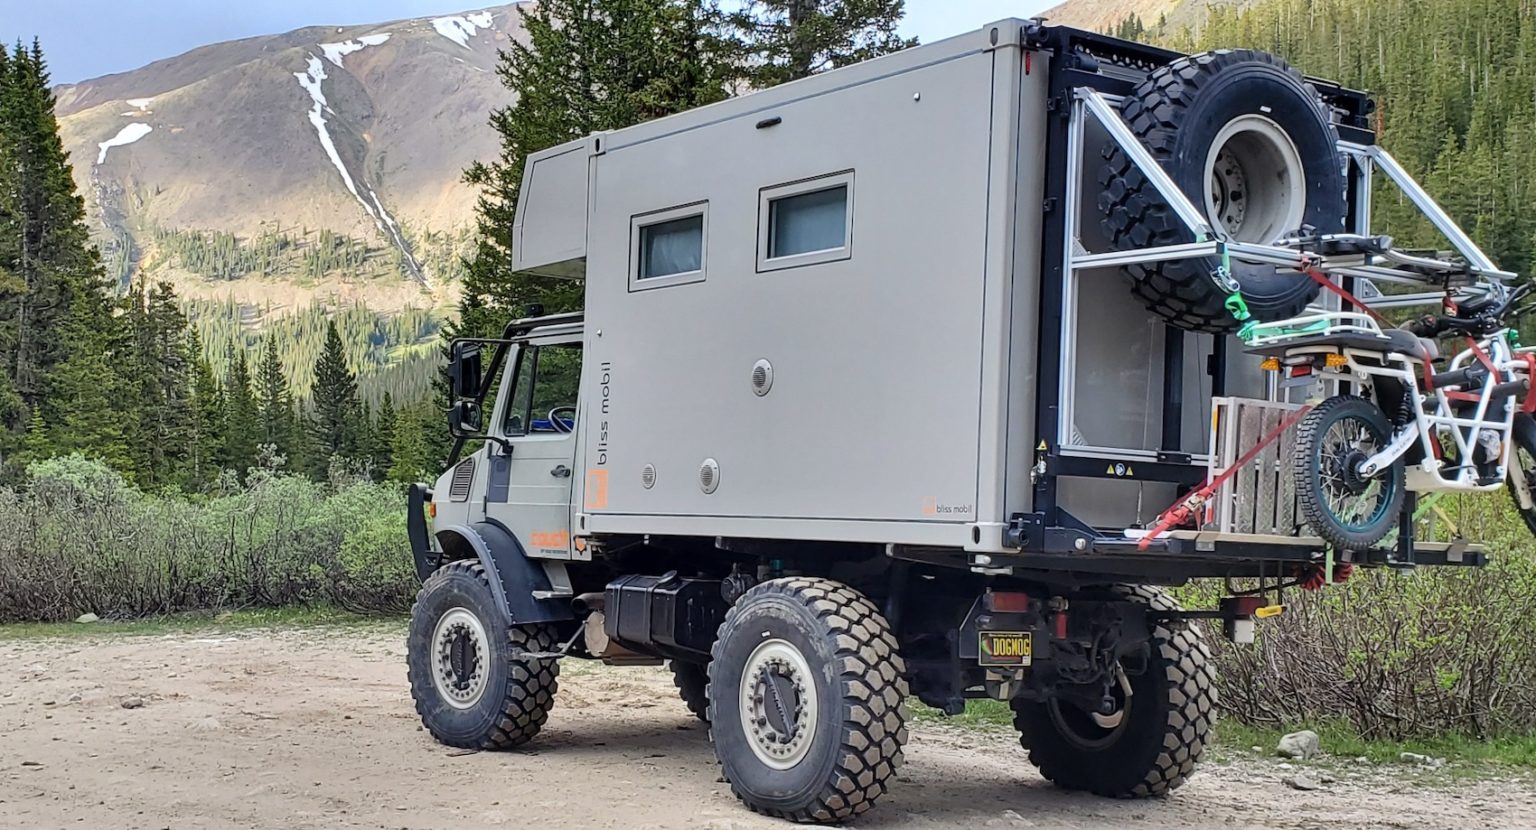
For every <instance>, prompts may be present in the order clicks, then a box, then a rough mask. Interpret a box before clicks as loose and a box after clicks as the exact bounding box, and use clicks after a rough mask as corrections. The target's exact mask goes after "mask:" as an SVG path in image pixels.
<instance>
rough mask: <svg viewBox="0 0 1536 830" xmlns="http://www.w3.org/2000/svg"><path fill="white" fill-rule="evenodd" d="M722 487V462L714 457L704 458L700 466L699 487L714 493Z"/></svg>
mask: <svg viewBox="0 0 1536 830" xmlns="http://www.w3.org/2000/svg"><path fill="white" fill-rule="evenodd" d="M719 487H720V463H719V462H717V461H715V460H714V459H713V458H706V459H704V463H703V464H701V465H700V466H699V489H701V490H703V491H704V492H706V493H713V492H715V490H717V489H718V488H719Z"/></svg>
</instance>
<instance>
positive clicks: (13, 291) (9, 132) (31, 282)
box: [0, 41, 117, 452]
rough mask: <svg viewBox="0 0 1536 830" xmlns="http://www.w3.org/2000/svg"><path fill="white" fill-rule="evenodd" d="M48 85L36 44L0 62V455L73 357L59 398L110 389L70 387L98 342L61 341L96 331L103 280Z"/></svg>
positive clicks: (101, 311) (101, 310) (102, 310)
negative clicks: (78, 332)
mask: <svg viewBox="0 0 1536 830" xmlns="http://www.w3.org/2000/svg"><path fill="white" fill-rule="evenodd" d="M50 87H51V84H50V81H49V77H48V68H47V63H46V61H45V60H44V59H43V53H42V48H41V46H40V45H39V44H38V43H37V42H36V41H34V42H33V44H32V47H31V48H30V49H27V48H23V47H22V46H21V45H20V44H18V45H17V46H16V48H15V49H14V50H13V51H12V52H11V53H10V55H9V56H8V57H6V58H4V59H3V60H0V171H3V172H0V193H3V194H4V195H3V196H0V428H3V432H0V452H4V451H5V450H8V449H12V448H14V447H15V446H16V445H17V443H18V442H19V440H20V437H21V435H22V434H23V433H24V431H25V429H26V426H27V424H28V423H29V422H30V421H31V420H32V413H33V412H34V411H36V410H37V409H39V408H40V407H41V406H42V405H43V402H44V399H45V398H46V397H47V396H48V395H49V394H51V392H52V390H51V385H52V383H53V380H54V378H53V375H54V373H55V372H56V370H58V369H59V368H60V367H61V366H62V365H63V364H64V363H65V362H66V361H67V360H69V359H71V358H72V357H78V358H79V360H78V361H77V362H76V364H75V365H74V366H73V367H71V372H70V377H69V378H67V379H61V380H60V382H61V383H63V384H64V385H65V386H66V387H68V388H64V389H61V390H59V394H61V395H66V396H68V395H78V394H80V393H82V392H90V393H91V394H99V393H102V392H105V391H107V390H106V388H105V387H97V388H96V389H95V390H85V389H82V388H79V387H77V386H76V384H78V383H79V382H81V380H82V372H85V371H86V369H87V364H90V363H92V362H93V361H94V362H97V363H99V360H97V357H95V356H92V355H89V354H82V352H84V351H85V350H88V349H91V348H97V349H100V348H103V346H104V344H102V343H99V342H93V341H92V340H80V339H75V338H73V337H68V336H65V332H66V330H79V328H80V327H82V326H89V325H94V324H98V323H100V321H101V315H102V314H104V313H105V311H106V308H107V299H106V295H105V289H106V277H105V274H104V273H103V271H102V268H101V263H100V259H99V256H98V254H97V252H96V249H95V247H93V246H92V245H91V244H90V238H89V233H88V231H87V228H86V225H85V204H84V201H83V200H82V199H81V198H80V195H79V194H78V193H77V192H76V189H75V180H74V176H73V174H72V172H71V170H70V165H69V157H68V154H67V153H65V152H64V147H63V143H62V142H61V141H60V139H59V128H58V120H57V118H56V117H55V115H54V97H53V93H52V91H51V88H50ZM87 306H89V307H87ZM99 333H100V332H99V331H94V332H92V334H99ZM99 368H100V367H99V366H97V367H95V368H93V369H92V371H97V370H99ZM98 380H101V378H98ZM55 414H57V413H55ZM45 420H47V421H48V422H49V423H50V424H58V423H59V421H58V420H57V418H56V417H45ZM103 429H107V428H106V427H103ZM71 443H74V440H73V439H72V441H71ZM109 449H110V451H112V452H115V451H116V449H117V448H115V447H114V448H109Z"/></svg>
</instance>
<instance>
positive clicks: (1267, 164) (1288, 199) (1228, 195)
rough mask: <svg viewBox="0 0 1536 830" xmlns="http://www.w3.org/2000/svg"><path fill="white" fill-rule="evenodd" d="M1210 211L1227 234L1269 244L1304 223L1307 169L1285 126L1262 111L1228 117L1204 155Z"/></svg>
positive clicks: (1220, 229) (1239, 238) (1236, 238)
mask: <svg viewBox="0 0 1536 830" xmlns="http://www.w3.org/2000/svg"><path fill="white" fill-rule="evenodd" d="M1205 181H1206V189H1205V199H1206V201H1205V207H1206V216H1208V217H1209V218H1210V221H1211V223H1212V224H1213V225H1215V226H1216V229H1217V230H1219V231H1223V232H1225V234H1226V235H1227V238H1229V239H1231V240H1234V241H1237V242H1251V243H1256V244H1261V245H1263V244H1269V243H1271V242H1274V241H1275V240H1277V239H1280V238H1281V237H1283V236H1285V235H1286V234H1288V233H1290V232H1291V231H1294V230H1297V229H1298V228H1300V227H1301V224H1302V217H1303V216H1304V214H1305V211H1306V172H1305V169H1304V168H1303V167H1302V164H1301V154H1300V153H1299V152H1298V151H1297V150H1296V144H1295V143H1294V142H1292V141H1291V137H1290V136H1289V135H1287V134H1286V132H1285V130H1283V129H1281V128H1280V125H1278V124H1276V123H1275V122H1274V121H1271V120H1270V119H1268V118H1265V117H1264V116H1262V115H1244V116H1241V117H1239V118H1234V119H1232V120H1231V121H1229V122H1227V125H1226V126H1225V127H1222V129H1221V131H1220V132H1218V133H1217V134H1216V139H1215V140H1214V141H1212V142H1211V150H1210V153H1209V154H1208V155H1207V157H1206V161H1205Z"/></svg>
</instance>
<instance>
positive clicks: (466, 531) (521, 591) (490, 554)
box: [436, 522, 576, 625]
mask: <svg viewBox="0 0 1536 830" xmlns="http://www.w3.org/2000/svg"><path fill="white" fill-rule="evenodd" d="M436 535H437V541H438V544H440V545H441V546H442V550H443V553H444V559H445V560H447V561H452V560H457V559H471V558H473V559H478V560H479V561H480V564H481V565H482V566H484V568H485V571H486V574H487V575H489V576H490V582H491V593H492V594H493V595H494V596H495V598H496V606H497V607H498V608H500V609H501V611H502V613H504V614H506V615H507V619H508V620H509V621H510V622H512V623H515V624H517V625H530V624H533V623H547V622H561V621H566V620H574V619H575V618H576V614H575V612H574V611H572V610H571V607H570V605H569V603H567V602H561V601H560V600H558V599H539V598H537V597H535V596H534V595H533V592H534V591H549V590H550V581H549V575H548V574H547V573H545V572H544V568H543V566H541V565H540V564H539V563H537V562H534V561H533V560H531V559H529V558H528V554H527V553H526V552H524V550H523V546H522V544H521V543H520V542H518V540H517V537H516V536H515V535H513V534H512V532H511V531H509V530H507V529H506V528H504V527H501V526H500V525H495V524H491V523H489V522H475V523H474V524H468V525H462V524H460V525H451V526H449V527H445V528H440V529H439V530H438V531H437V534H436Z"/></svg>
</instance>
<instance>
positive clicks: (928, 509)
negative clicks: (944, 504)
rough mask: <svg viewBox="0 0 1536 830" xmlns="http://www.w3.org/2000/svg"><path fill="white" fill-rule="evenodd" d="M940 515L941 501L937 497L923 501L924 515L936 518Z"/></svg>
mask: <svg viewBox="0 0 1536 830" xmlns="http://www.w3.org/2000/svg"><path fill="white" fill-rule="evenodd" d="M938 513H939V499H938V497H936V496H927V497H925V498H924V499H923V515H924V516H936V515H938Z"/></svg>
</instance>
